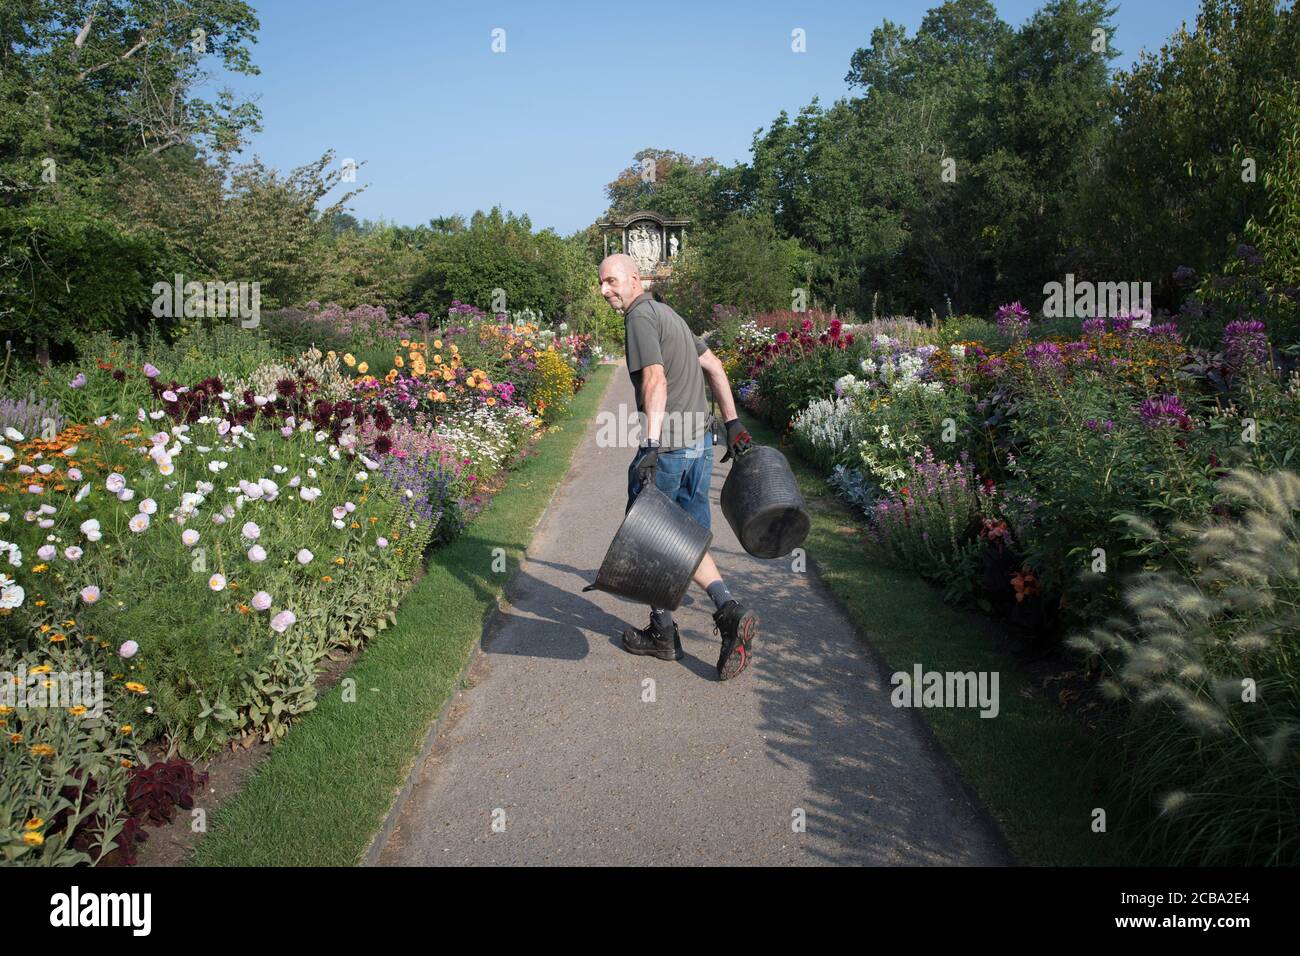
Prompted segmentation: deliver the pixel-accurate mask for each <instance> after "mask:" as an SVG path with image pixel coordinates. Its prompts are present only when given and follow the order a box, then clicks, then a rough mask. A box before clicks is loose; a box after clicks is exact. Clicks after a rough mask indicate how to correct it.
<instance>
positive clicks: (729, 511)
mask: <svg viewBox="0 0 1300 956" xmlns="http://www.w3.org/2000/svg"><path fill="white" fill-rule="evenodd" d="M722 516H723V517H724V518H726V519H727V524H729V525H731V530H732V531H734V532H736V537H737V538H739V539H740V544H741V546H742V547H743V548H744V549H745V550H746V551H748V552H749V553H750V554H752V555H753V556H754V557H756V558H780V557H783V556H785V555H787V554H789V553H790V552H791V551H793V550H794V549H795V548H797V547H799V545H801V544H803V540H804V538H806V537H808V529H809V528H811V527H812V519H811V518H810V517H809V516H808V509H807V507H806V506H805V505H804V500H803V495H801V494H800V493H799V484H798V482H796V481H795V477H794V472H793V471H791V470H790V463H789V462H788V461H786V460H785V455H783V454H781V452H780V451H779V450H777V449H775V448H772V447H771V446H770V445H755V446H753V447H752V448H750V450H749V451H747V452H745V453H744V454H741V455H738V456H737V457H736V458H734V459H732V463H731V473H730V474H729V475H727V480H726V482H725V483H724V484H723V486H722Z"/></svg>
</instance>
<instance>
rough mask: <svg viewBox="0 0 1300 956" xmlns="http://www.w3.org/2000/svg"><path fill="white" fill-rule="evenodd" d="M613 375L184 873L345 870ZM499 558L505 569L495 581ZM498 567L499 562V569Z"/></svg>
mask: <svg viewBox="0 0 1300 956" xmlns="http://www.w3.org/2000/svg"><path fill="white" fill-rule="evenodd" d="M613 371H614V366H611V365H602V366H598V367H597V368H596V369H595V371H594V372H593V373H592V375H591V377H590V379H589V380H588V382H587V384H586V386H585V387H584V388H583V390H582V391H581V392H579V393H578V395H577V396H575V398H574V401H573V404H572V406H571V407H570V409H569V413H568V415H567V416H566V417H565V418H564V419H563V420H562V421H561V422H560V424H559V425H558V427H556V428H555V429H553V430H552V431H550V432H549V433H547V434H546V435H545V436H543V437H542V438H541V439H540V440H539V441H538V443H537V445H536V446H534V449H533V453H532V454H531V455H530V456H529V457H528V458H526V459H524V460H523V461H522V462H521V463H520V464H519V466H518V467H517V468H516V469H515V470H514V471H513V472H512V473H511V475H510V480H509V483H508V484H507V485H506V487H505V488H504V489H503V490H502V491H501V492H500V493H499V494H497V495H496V496H495V497H494V498H493V499H492V501H491V502H490V504H489V505H488V506H487V507H486V508H485V509H484V510H483V512H482V513H481V514H480V515H479V516H478V517H477V518H476V519H475V520H474V521H473V522H472V523H471V524H470V525H469V527H468V528H467V529H466V530H465V533H464V534H463V535H461V537H459V538H457V539H456V540H455V541H453V542H452V543H451V544H449V545H448V546H447V547H445V548H442V549H440V550H439V551H437V552H436V553H435V554H434V555H433V557H432V559H431V560H430V562H429V566H428V569H427V573H426V574H425V576H424V577H423V578H422V579H421V580H420V581H419V583H417V584H416V585H415V586H414V587H413V588H412V589H411V590H410V592H409V593H408V594H407V596H406V599H405V600H404V601H403V602H402V606H401V608H400V610H399V611H398V613H397V623H396V625H394V626H393V627H390V628H388V629H387V630H385V631H384V632H383V633H382V634H381V635H380V636H379V637H378V639H377V640H375V641H374V643H372V644H371V645H370V646H369V647H367V648H366V651H365V653H364V654H362V656H361V657H360V658H359V659H358V660H357V663H356V664H355V665H354V666H353V668H352V669H351V670H350V671H349V672H348V673H347V674H346V675H345V678H352V679H353V680H354V681H355V697H356V702H355V703H348V702H345V701H344V699H343V698H344V692H345V690H346V688H347V686H348V681H347V680H346V679H345V680H344V681H342V682H341V683H339V684H337V685H335V686H334V687H333V688H331V689H330V691H329V692H328V693H326V694H324V695H322V697H321V699H320V702H319V704H318V705H317V707H316V709H315V710H313V711H312V712H311V713H309V714H307V715H306V716H305V717H304V718H303V719H302V721H301V722H300V723H299V724H298V725H297V726H295V727H294V728H293V730H292V731H291V732H290V733H289V735H288V736H287V737H286V738H285V739H284V741H283V742H282V743H280V744H279V745H278V746H277V747H276V748H275V750H274V752H273V753H272V754H271V756H270V757H269V758H268V759H267V760H266V762H265V763H264V764H262V766H261V767H259V768H258V770H257V772H256V773H255V774H254V776H253V778H252V779H251V780H250V781H249V782H248V785H247V786H246V787H245V788H244V789H243V790H242V791H241V792H240V793H239V794H237V795H236V796H235V797H233V798H232V799H231V800H229V801H228V802H227V803H226V804H224V805H223V806H222V807H221V808H220V809H219V810H217V811H216V812H215V813H214V814H213V815H212V817H211V819H210V821H209V824H210V829H209V832H208V835H207V836H206V837H205V838H204V839H203V841H202V842H201V843H200V844H199V845H198V847H197V849H196V850H195V852H194V854H193V856H192V857H191V858H190V860H189V864H190V865H192V866H352V865H355V864H357V863H358V862H360V861H361V859H362V856H363V855H364V853H365V850H366V847H367V845H368V844H369V842H370V840H371V838H372V836H373V835H374V834H375V833H376V832H377V831H378V830H379V829H380V827H381V826H383V823H384V819H385V817H386V815H387V814H388V811H389V808H390V806H391V805H392V802H393V798H394V796H395V794H396V793H397V791H398V790H399V789H400V788H401V786H402V784H403V783H404V782H405V780H406V777H407V774H408V773H409V771H410V769H411V767H412V765H413V763H414V761H415V758H416V756H417V755H418V753H419V751H420V748H421V745H422V744H423V742H424V740H425V736H426V734H427V732H428V729H429V725H430V723H431V722H432V721H433V720H434V719H435V718H436V717H437V715H438V714H439V712H440V711H441V710H442V706H443V704H444V702H445V701H446V700H447V699H448V697H450V696H451V694H452V692H453V691H454V690H455V685H456V682H457V680H458V678H459V676H460V673H461V670H462V668H463V667H464V664H465V662H466V660H467V659H468V657H469V654H470V651H471V649H472V648H473V647H474V646H475V644H476V643H477V641H478V639H479V637H480V636H481V635H482V633H483V626H484V624H485V623H486V622H487V621H488V619H489V618H490V617H491V615H492V612H493V611H494V610H495V609H496V607H497V600H498V598H499V597H500V596H501V593H502V590H503V589H504V587H505V585H506V583H507V582H508V581H509V580H510V578H511V577H513V575H514V573H515V571H516V570H518V568H519V562H520V559H521V557H522V556H523V552H524V549H525V548H526V547H527V546H528V543H529V542H530V541H531V540H532V536H533V531H534V529H535V528H536V526H537V522H538V520H539V519H540V518H541V515H542V512H543V510H544V509H545V507H546V504H547V502H548V501H550V498H551V494H552V492H553V491H554V490H555V487H556V486H557V485H558V484H559V483H560V480H561V479H562V478H563V477H564V476H565V474H566V473H567V472H568V470H569V463H570V459H571V458H572V457H573V452H574V450H575V449H576V448H577V446H578V444H579V442H580V441H581V440H582V437H583V432H584V426H585V425H586V423H587V421H588V420H589V419H590V418H591V417H592V416H593V415H594V414H595V411H596V409H597V408H598V407H599V406H600V400H601V396H602V395H603V393H604V391H605V389H606V387H607V386H608V385H609V383H610V381H611V380H612V379H613ZM497 548H500V549H503V552H504V555H505V559H506V570H505V572H504V573H493V571H492V565H493V560H494V556H496V555H499V554H500V553H501V552H496V551H495V549H497ZM498 564H499V562H498Z"/></svg>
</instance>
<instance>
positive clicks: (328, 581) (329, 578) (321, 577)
mask: <svg viewBox="0 0 1300 956" xmlns="http://www.w3.org/2000/svg"><path fill="white" fill-rule="evenodd" d="M320 579H321V580H322V581H324V582H325V583H326V584H329V583H330V582H331V581H333V580H334V579H333V578H332V577H330V576H329V575H328V574H322V575H321V576H320Z"/></svg>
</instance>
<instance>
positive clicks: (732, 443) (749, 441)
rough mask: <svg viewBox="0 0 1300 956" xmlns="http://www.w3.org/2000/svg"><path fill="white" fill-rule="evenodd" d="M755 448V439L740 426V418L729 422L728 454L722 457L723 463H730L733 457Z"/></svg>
mask: <svg viewBox="0 0 1300 956" xmlns="http://www.w3.org/2000/svg"><path fill="white" fill-rule="evenodd" d="M753 447H754V439H753V438H751V437H750V435H749V432H748V431H746V430H745V426H744V425H742V424H740V419H739V418H733V419H732V420H731V421H729V422H727V453H726V454H725V455H723V456H722V460H723V461H729V460H730V459H731V457H732V456H733V455H743V454H744V453H745V452H747V451H749V450H750V449H751V448H753Z"/></svg>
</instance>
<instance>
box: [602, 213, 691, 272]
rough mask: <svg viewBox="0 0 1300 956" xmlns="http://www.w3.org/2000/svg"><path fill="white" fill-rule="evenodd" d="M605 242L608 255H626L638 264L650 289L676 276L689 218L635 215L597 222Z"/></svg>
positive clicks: (653, 214) (652, 214) (650, 214)
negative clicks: (675, 264) (679, 253)
mask: <svg viewBox="0 0 1300 956" xmlns="http://www.w3.org/2000/svg"><path fill="white" fill-rule="evenodd" d="M597 225H598V226H600V231H601V234H602V236H603V237H604V240H605V255H609V254H610V253H611V252H626V253H627V254H628V255H629V256H631V257H632V258H633V259H634V260H635V261H636V265H637V271H638V272H640V273H641V279H642V280H643V281H644V283H645V286H646V288H650V287H651V286H652V285H654V283H655V282H656V281H657V280H661V279H666V278H668V276H670V275H672V271H673V260H674V259H676V258H677V253H678V252H679V251H680V250H681V245H682V241H683V240H684V239H685V237H686V227H687V226H688V225H690V220H689V219H665V218H664V217H663V216H660V215H659V214H658V213H653V212H645V211H643V212H634V213H633V214H632V215H630V216H628V217H626V218H625V219H615V220H611V221H608V222H600V223H597Z"/></svg>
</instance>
